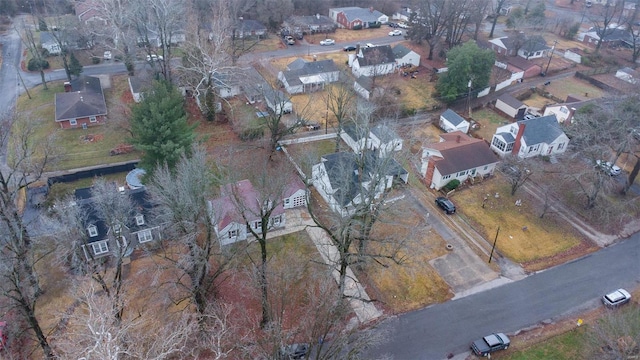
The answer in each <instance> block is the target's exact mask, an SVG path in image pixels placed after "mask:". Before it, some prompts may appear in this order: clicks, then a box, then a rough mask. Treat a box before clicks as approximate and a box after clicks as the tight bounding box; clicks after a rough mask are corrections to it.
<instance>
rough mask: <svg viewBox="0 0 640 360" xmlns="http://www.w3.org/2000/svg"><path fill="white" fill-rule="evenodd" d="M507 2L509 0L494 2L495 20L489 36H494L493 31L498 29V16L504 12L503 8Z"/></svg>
mask: <svg viewBox="0 0 640 360" xmlns="http://www.w3.org/2000/svg"><path fill="white" fill-rule="evenodd" d="M506 3H507V0H496V1H495V2H494V4H495V6H494V12H493V21H492V22H491V31H490V32H489V37H490V38H492V37H493V31H494V30H495V29H496V24H497V23H498V17H499V16H500V15H501V13H502V8H503V7H504V6H505V4H506Z"/></svg>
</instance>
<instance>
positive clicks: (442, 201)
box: [436, 196, 456, 214]
mask: <svg viewBox="0 0 640 360" xmlns="http://www.w3.org/2000/svg"><path fill="white" fill-rule="evenodd" d="M436 205H438V206H439V207H440V208H441V209H442V210H444V212H446V213H447V214H455V212H456V206H455V205H453V203H452V202H451V200H449V199H447V198H446V197H444V196H439V197H438V198H437V199H436Z"/></svg>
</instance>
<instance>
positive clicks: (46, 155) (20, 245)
mask: <svg viewBox="0 0 640 360" xmlns="http://www.w3.org/2000/svg"><path fill="white" fill-rule="evenodd" d="M15 116H16V115H15V114H5V115H3V116H2V117H1V118H0V149H2V152H3V153H4V154H7V155H5V156H3V157H2V158H0V160H2V161H1V163H0V233H1V234H2V236H0V238H2V250H0V277H1V278H2V280H1V281H0V296H2V297H3V298H5V299H6V300H7V303H8V305H9V306H10V307H11V308H13V309H15V310H17V311H18V313H19V314H20V318H21V320H23V321H24V323H25V324H26V327H27V329H28V330H30V331H32V332H33V334H34V335H35V337H36V339H37V342H38V344H39V345H40V347H41V349H42V351H43V356H44V357H45V358H47V359H53V358H54V357H55V354H54V352H53V349H52V347H51V345H50V344H49V339H48V338H47V335H46V334H45V332H44V330H43V328H42V327H41V324H40V319H39V318H38V316H37V313H36V308H37V305H38V299H39V296H40V294H41V293H42V289H41V287H40V283H39V281H38V278H39V276H38V272H37V267H36V266H37V264H38V263H39V261H40V260H42V258H43V257H44V256H46V255H47V254H49V252H50V251H51V248H47V247H45V246H43V244H42V243H39V242H38V239H37V238H32V236H31V235H30V234H29V232H28V231H27V224H25V223H24V221H23V218H22V215H21V213H20V212H19V209H18V198H19V196H20V194H21V193H22V192H23V191H25V190H26V188H27V187H28V186H29V185H31V184H33V183H34V182H36V181H38V180H40V179H41V177H42V174H43V172H44V170H45V168H46V167H47V166H49V165H50V163H52V162H53V161H54V160H55V154H56V150H55V147H54V146H53V136H50V137H48V138H46V139H44V140H42V141H38V142H35V141H33V138H34V136H35V131H36V129H35V126H33V125H32V124H29V123H28V122H27V121H21V122H19V123H16V124H15V126H14V127H13V130H12V127H11V126H12V123H13V122H14V120H15ZM5 161H6V162H5Z"/></svg>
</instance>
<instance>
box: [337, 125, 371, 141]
mask: <svg viewBox="0 0 640 360" xmlns="http://www.w3.org/2000/svg"><path fill="white" fill-rule="evenodd" d="M342 131H344V132H345V133H347V135H349V137H350V138H352V139H353V140H354V141H358V140H360V139H364V138H366V137H368V136H369V130H367V129H366V128H365V127H364V126H357V125H356V124H354V123H348V124H345V125H344V126H343V127H342Z"/></svg>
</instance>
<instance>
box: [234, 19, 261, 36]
mask: <svg viewBox="0 0 640 360" xmlns="http://www.w3.org/2000/svg"><path fill="white" fill-rule="evenodd" d="M234 30H235V36H236V37H237V38H240V39H242V38H250V37H257V38H260V39H262V38H264V37H266V36H267V27H266V26H264V25H263V24H262V23H261V22H259V21H257V20H251V19H243V18H240V19H238V21H237V22H236V27H235V28H234Z"/></svg>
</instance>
